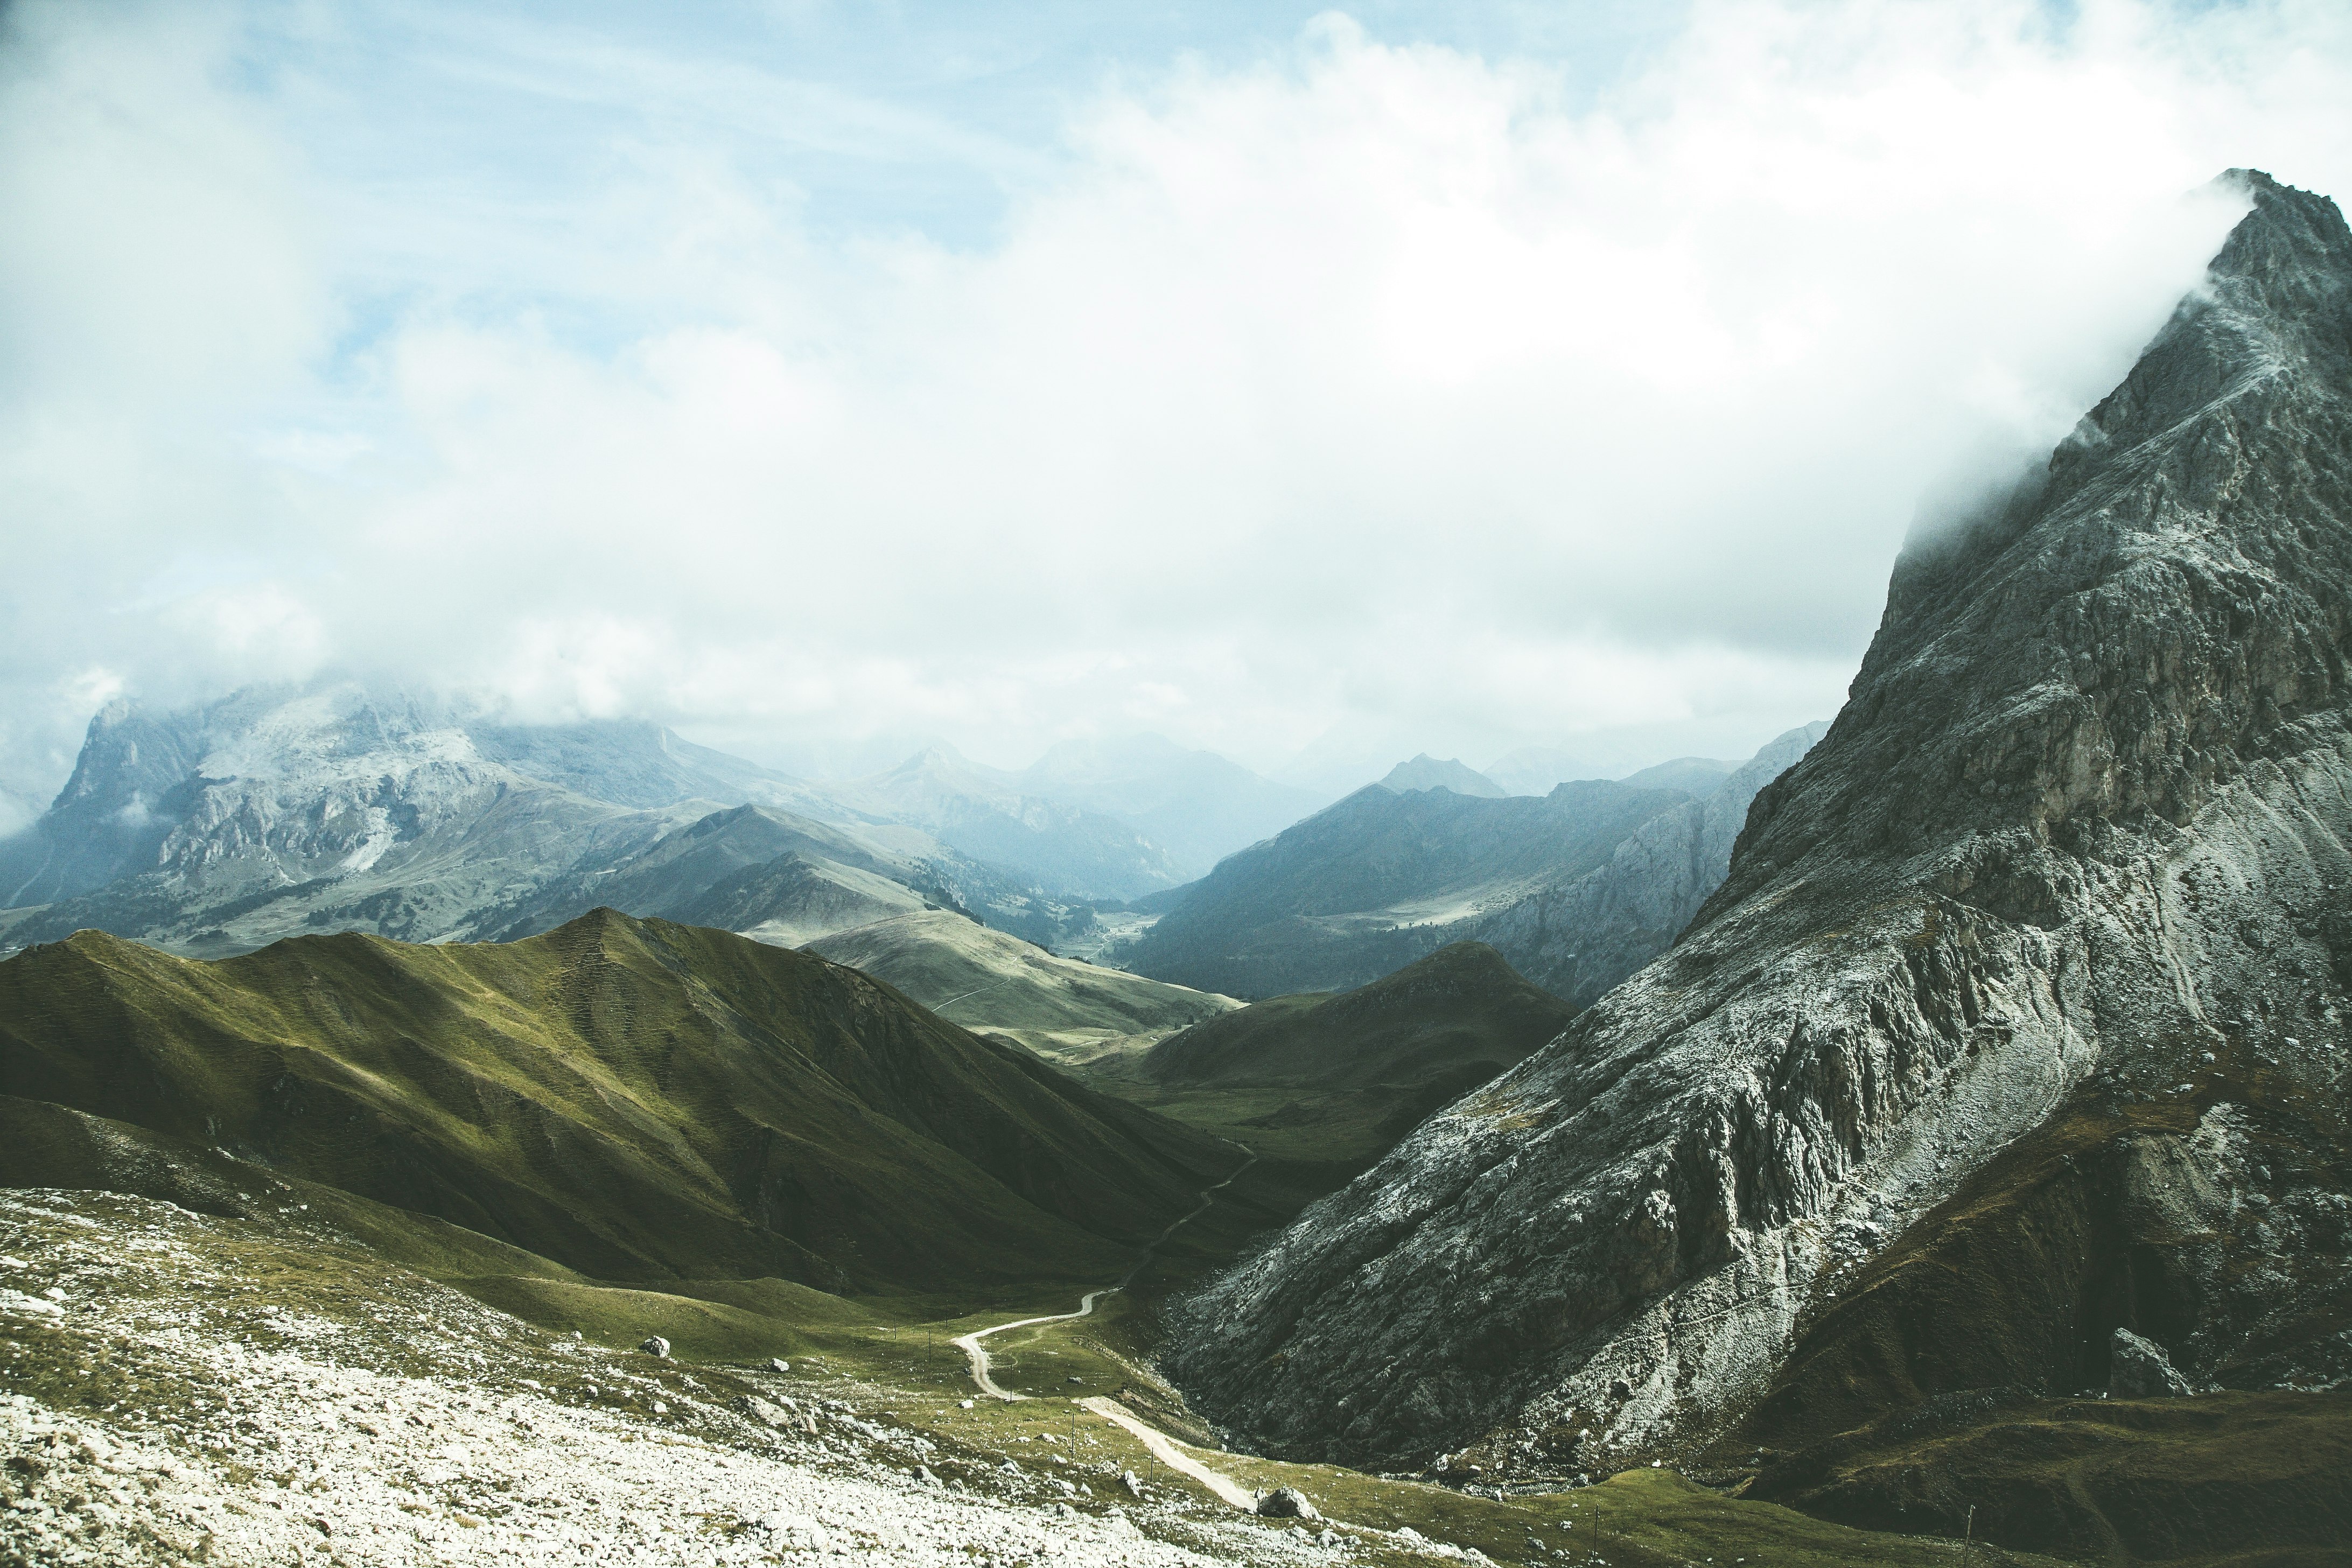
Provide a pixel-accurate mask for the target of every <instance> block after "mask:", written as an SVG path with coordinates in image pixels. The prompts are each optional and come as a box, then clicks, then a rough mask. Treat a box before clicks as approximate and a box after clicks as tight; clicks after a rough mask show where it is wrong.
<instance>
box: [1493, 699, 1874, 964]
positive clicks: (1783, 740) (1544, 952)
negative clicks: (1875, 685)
mask: <svg viewBox="0 0 2352 1568" xmlns="http://www.w3.org/2000/svg"><path fill="white" fill-rule="evenodd" d="M1828 732H1829V726H1828V725H1827V724H1807V725H1804V726H1802V727H1801V728H1800V729H1795V730H1791V731H1788V732H1787V733H1786V734H1783V735H1780V736H1777V737H1775V738H1774V739H1773V740H1772V741H1771V742H1769V743H1768V744H1767V745H1766V746H1764V748H1763V749H1762V750H1760V751H1759V752H1757V753H1756V755H1755V756H1753V757H1751V758H1749V759H1748V762H1746V763H1743V764H1741V765H1740V766H1739V767H1738V769H1736V770H1735V771H1734V772H1733V773H1731V774H1730V776H1729V777H1727V778H1726V779H1724V780H1722V781H1721V782H1720V783H1719V784H1715V785H1714V786H1713V787H1712V788H1711V789H1710V790H1709V791H1708V793H1706V795H1701V796H1699V797H1698V798H1697V799H1695V800H1691V801H1686V802H1685V803H1684V804H1683V805H1678V806H1676V807H1675V808H1674V809H1673V810H1672V811H1668V812H1664V813H1662V814H1660V815H1659V816H1655V817H1654V818H1652V819H1651V820H1650V821H1648V822H1645V823H1643V825H1642V826H1640V827H1638V828H1636V829H1635V830H1634V831H1633V835H1632V836H1631V837H1628V838H1627V839H1626V840H1625V841H1624V842H1623V843H1622V844H1620V845H1619V846H1618V847H1617V849H1616V851H1615V853H1614V854H1612V856H1611V857H1610V858H1609V861H1608V863H1607V864H1606V865H1602V866H1599V867H1596V868H1593V869H1591V870H1590V871H1587V872H1585V873H1583V874H1582V875H1580V876H1577V877H1573V878H1570V879H1565V880H1562V881H1558V882H1554V883H1551V884H1549V885H1548V886H1545V887H1541V888H1538V889H1535V890H1534V891H1532V892H1529V893H1528V894H1527V895H1526V896H1525V897H1523V898H1521V899H1519V900H1517V902H1514V903H1511V904H1509V905H1507V906H1506V907H1504V908H1503V909H1501V910H1497V911H1496V913H1494V914H1492V915H1489V916H1487V917H1486V918H1485V919H1484V920H1481V921H1476V922H1475V925H1474V928H1473V930H1472V932H1471V934H1472V935H1474V936H1475V937H1476V939H1477V940H1479V941H1481V942H1486V943H1487V944H1488V945H1489V946H1492V947H1493V948H1495V949H1496V951H1497V952H1501V953H1503V954H1505V955H1506V956H1507V957H1508V958H1509V959H1510V961H1511V964H1512V967H1514V968H1516V969H1517V970H1518V972H1519V973H1521V974H1524V975H1526V976H1527V977H1528V979H1530V980H1532V981H1534V982H1535V983H1536V984H1538V985H1540V986H1542V987H1543V988H1544V989H1545V990H1547V991H1549V992H1550V993H1551V994H1553V995H1555V996H1559V997H1564V998H1566V999H1567V1000H1568V1001H1570V1002H1572V1003H1575V1004H1577V1005H1580V1006H1582V1005H1589V1004H1591V1002H1593V1001H1596V1000H1597V999H1599V997H1600V996H1601V994H1603V993H1604V992H1606V991H1607V990H1608V989H1609V988H1610V987H1611V986H1612V985H1614V984H1617V983H1618V982H1619V981H1621V980H1622V979H1624V978H1625V977H1626V976H1627V975H1629V974H1631V973H1633V972H1634V971H1635V970H1637V969H1639V968H1641V967H1642V965H1643V964H1645V963H1649V962H1650V960H1652V959H1654V958H1655V957H1657V956H1658V954H1660V953H1662V952H1665V951H1666V949H1667V948H1668V947H1670V946H1672V945H1673V943H1674V940H1675V936H1676V935H1677V934H1679V933H1680V932H1681V931H1682V930H1683V928H1684V927H1685V926H1687V925H1689V924H1690V921H1691V917H1692V916H1693V915H1696V914H1697V913H1698V910H1699V906H1700V905H1702V904H1704V903H1705V902H1706V900H1707V895H1709V894H1710V893H1713V892H1714V891H1715V889H1717V888H1718V887H1721V886H1722V885H1723V879H1724V877H1725V876H1726V874H1727V873H1728V872H1729V870H1730V868H1731V847H1732V845H1733V843H1734V842H1735V841H1737V840H1738V837H1739V829H1740V827H1741V826H1743V825H1744V824H1745V823H1746V822H1747V820H1748V803H1749V802H1751V801H1753V800H1754V799H1755V798H1756V795H1757V794H1758V792H1759V791H1760V790H1762V789H1763V787H1764V786H1765V785H1766V784H1770V783H1771V782H1772V781H1773V780H1774V779H1776V778H1779V777H1780V775H1781V774H1782V773H1786V772H1788V771H1789V770H1790V768H1792V767H1794V766H1796V765H1797V763H1798V762H1799V760H1800V759H1801V758H1802V757H1803V756H1804V754H1805V753H1806V752H1809V751H1811V750H1812V748H1813V743H1814V742H1817V741H1819V740H1820V739H1821V738H1822V736H1823V735H1825V734H1827V733H1828ZM1651 771H1653V772H1657V771H1659V770H1651ZM1642 776H1643V775H1641V774H1638V773H1637V774H1635V775H1634V778H1633V780H1628V781H1626V782H1628V783H1634V782H1637V781H1639V780H1640V779H1641V777H1642Z"/></svg>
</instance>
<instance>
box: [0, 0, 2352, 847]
mask: <svg viewBox="0 0 2352 1568" xmlns="http://www.w3.org/2000/svg"><path fill="white" fill-rule="evenodd" d="M2347 102H2352V15H2347V11H2346V8H2344V7H2342V6H2341V5H2335V4H2299V3H2294V0H2281V3H2278V4H2246V5H2230V4H2222V5H2177V4H2160V3H2153V0H2081V3H2079V4H2069V5H2047V4H2008V3H2005V0H1986V3H1976V4H1967V5H1957V4H1956V5H1906V4H1885V3H1866V0H1853V3H1834V0H1832V3H1825V4H1818V5H1813V4H1792V3H1789V0H1727V3H1713V0H1695V3H1691V4H1685V5H1615V4H1605V3H1604V4H1592V5H1513V4H1501V5H1491V6H1465V5H1459V4H1454V5H1412V4H1402V3H1382V4H1375V5H1361V6H1357V7H1353V8H1340V9H1318V8H1315V7H1311V6H1307V5H1285V4H1251V5H1241V4H1202V5H1181V4H1178V5H1134V6H1108V7H1106V6H1099V5H1087V6H1080V5H1074V4H1072V5H1058V4H1044V5H1027V6H1019V7H1013V6H1005V7H996V6H985V5H977V4H968V3H967V4H926V3H922V0H906V3H901V4H866V3H846V0H845V3H834V0H738V3H719V4H708V5H691V4H677V5H665V6H658V7H647V6H642V5H617V4H596V3H593V0H592V3H585V4H577V5H562V6H556V5H512V4H499V3H496V0H490V3H481V0H475V3H469V4H465V5H436V4H432V3H430V0H404V3H403V4H399V5H391V4H384V5H375V4H366V3H351V4H335V3H331V0H267V3H265V0H256V3H252V4H209V3H206V0H171V3H169V4H155V5H142V4H137V3H132V0H121V3H117V0H72V3H58V4H49V3H43V0H15V3H13V4H5V5H0V213H5V215H6V218H5V223H0V566H5V570H0V831H5V830H7V829H9V828H12V827H14V826H21V825H22V824H23V823H24V822H26V821H27V820H29V819H30V816H32V815H33V814H34V813H36V812H37V811H38V810H39V809H40V807H41V806H42V805H44V804H46V802H47V798H48V797H49V795H52V794H54V792H55V791H56V790H57V788H58V786H59V784H61V783H62V782H63V780H64V778H65V776H66V774H67V773H68V771H69V769H70V767H71V764H72V758H73V754H74V752H75V749H76V747H77V745H78V744H79V738H80V735H81V732H82V730H83V728H84V726H85V725H86V724H87V722H88V721H89V716H90V714H91V712H92V711H93V710H95V708H96V707H97V706H98V705H99V704H100V702H103V701H105V700H109V699H110V698H113V697H116V696H126V695H127V696H130V697H133V698H136V699H138V700H142V701H146V702H150V703H155V704H159V705H176V704H181V703H185V702H191V701H197V700H205V699H207V698H211V697H215V696H218V695H220V694H223V693H225V692H226V691H227V690H229V689H234V688H235V687H236V686H238V685H241V684H245V683H248V682H254V681H288V680H303V679H313V678H317V677H320V675H321V674H322V673H323V672H332V671H356V672H360V673H362V674H365V675H367V676H368V677H369V678H371V679H383V680H387V681H396V682H402V683H407V684H411V685H414V686H417V687H429V688H433V689H449V690H462V691H466V692H470V693H473V694H475V695H476V696H477V697H478V699H479V700H483V701H485V702H488V703H491V704H493V705H495V706H498V707H499V708H501V709H502V710H506V711H508V712H509V713H511V714H512V715H513V716H515V717H517V718H519V719H525V720H531V719H546V720H556V719H568V718H575V717H583V716H606V715H620V714H627V715H642V716H648V717H653V718H657V719H660V720H662V721H666V722H668V723H671V724H673V725H675V726H676V727H677V728H678V729H679V730H681V731H684V732H686V733H687V734H688V735H690V736H693V737H694V738H696V739H698V740H703V741H705V742H709V743H712V744H719V745H723V746H726V747H728V748H729V749H730V750H734V751H737V752H742V753H744V754H746V755H751V756H754V757H757V758H760V759H761V760H762V761H767V762H770V763H776V764H778V765H783V766H788V767H793V768H795V769H796V770H798V771H803V772H808V773H816V774H819V775H821V776H822V775H827V774H833V775H838V774H840V773H848V772H855V771H859V770H861V769H864V768H867V767H874V766H879V765H882V764H883V763H887V761H889V760H891V759H892V757H893V756H894V755H895V754H898V753H901V752H905V751H908V750H911V749H912V748H913V746H914V745H915V744H916V743H917V742H920V741H923V740H928V739H934V738H935V739H938V740H942V741H945V742H948V743H950V744H952V745H954V746H956V747H958V748H960V749H961V750H962V751H964V752H967V753H968V754H970V755H971V756H973V757H975V758H976V759H978V760H981V761H983V762H987V763H994V764H997V765H1003V766H1018V765H1021V764H1023V763H1026V762H1028V761H1029V760H1031V759H1032V758H1033V757H1034V756H1035V755H1036V754H1037V753H1038V752H1041V751H1042V750H1043V749H1044V748H1045V746H1047V745H1049V744H1051V743H1053V742H1055V741H1058V740H1063V739H1070V738H1092V737H1109V736H1117V735H1121V734H1129V733H1139V732H1156V733H1160V734H1165V735H1167V736H1169V737H1171V738H1172V739H1174V740H1177V741H1179V742H1182V743H1184V744H1187V745H1196V746H1202V747H1207V748H1210V749H1213V750H1215V751H1219V752H1223V753H1225V754H1227V755H1230V756H1232V757H1234V758H1236V759H1238V760H1240V761H1242V762H1244V763H1246V764H1248V765H1250V766H1252V767H1255V768H1257V769H1259V770H1260V771H1262V772H1265V773H1269V774H1275V775H1277V776H1284V777H1288V778H1292V779H1296V780H1297V781H1299V782H1304V783H1310V784H1318V785H1323V786H1327V787H1339V786H1343V785H1345V784H1351V783H1353V782H1356V780H1357V778H1358V777H1360V776H1364V777H1368V776H1372V775H1374V774H1376V773H1379V772H1381V771H1383V770H1384V769H1385V768H1386V766H1387V765H1388V764H1389V763H1392V762H1394V761H1396V760H1398V759H1399V758H1402V757H1403V756H1407V755H1410V754H1412V752H1420V751H1429V752H1434V753H1435V754H1438V755H1441V756H1452V755H1458V756H1461V757H1463V758H1464V759H1465V761H1468V762H1470V763H1472V764H1473V765H1484V764H1485V763H1487V762H1489V761H1491V760H1492V759H1494V758H1496V757H1497V756H1500V755H1501V754H1503V753H1505V752H1510V751H1512V750H1514V749H1517V748H1522V747H1547V748H1556V749H1559V750H1562V751H1566V752H1570V753H1572V754H1573V755H1575V756H1577V757H1579V758H1580V759H1585V760H1587V762H1588V763H1589V764H1590V766H1591V768H1592V770H1593V771H1595V772H1608V773H1622V772H1623V771H1626V770H1628V769H1630V768H1632V767H1635V766H1639V765H1642V764H1643V763H1649V762H1654V761H1657V760H1660V759H1661V758H1664V757H1666V756H1671V755H1675V754H1682V753H1691V752H1696V753H1701V754H1712V755H1720V756H1740V755H1745V754H1746V753H1747V752H1749V751H1751V750H1753V749H1754V748H1755V747H1756V746H1757V745H1759V744H1760V743H1761V742H1764V741H1765V740H1767V739H1769V738H1770V737H1771V736H1772V735H1774V734H1776V733H1778V732H1780V731H1783V730H1786V729H1788V728H1790V727H1791V726H1793V725H1796V724H1799V723H1802V722H1805V721H1809V720H1813V719H1821V718H1826V717H1829V716H1830V715H1831V714H1832V713H1833V712H1834V710H1836V708H1837V706H1838V705H1839V703H1840V702H1841V701H1842V700H1843V694H1844V690H1845V687H1846V683H1847V681H1848V680H1849V679H1851V677H1852V675H1853V669H1854V668H1855V666H1856V665H1857V664H1858V662H1859V660H1860V658H1861V655H1862V652H1863V650H1864V647H1865V646H1866V645H1867V643H1868V640H1869V638H1870V636H1871V633H1872V631H1873V629H1874V626H1875V625H1876V622H1877V618H1878V615H1879V612H1880V609H1881V607H1882V605H1883V602H1884V594H1885V581H1886V575H1887V571H1888V568H1889V566H1890V564H1891V563H1892V561H1893V560H1894V557H1895V553H1896V552H1897V551H1898V550H1899V549H1900V548H1901V546H1902V542H1903V540H1904V538H1905V536H1906V531H1908V530H1909V529H1910V528H1911V526H1912V525H1913V521H1914V519H1915V518H1916V517H1917V516H1918V515H1920V513H1921V510H1922V508H1923V507H1925V508H1927V510H1929V511H1930V512H1934V511H1936V510H1939V509H1941V510H1948V509H1949V507H1950V506H1951V505H1953V504H1955V503H1956V498H1965V497H1966V496H1968V495H1969V494H1971V493H1974V492H1976V491H1979V490H1981V489H1984V488H1986V487H1988V486H1990V485H1993V484H1995V483H1998V482H2000V480H2001V479H2004V478H2005V477H2008V476H2012V475H2014V474H2015V473H2017V472H2018V471H2019V470H2020V468H2021V466H2022V465H2023V464H2026V463H2028V462H2032V461H2037V460H2039V458H2040V457H2041V456H2042V455H2043V454H2046V452H2047V450H2048V448H2049V447H2050V446H2051V445H2052V444H2053V442H2054V441H2055V440H2057V439H2058V438H2059V437H2061V436H2063V433H2064V432H2065V431H2066V430H2067V429H2068V428H2069V427H2070V426H2072V425H2073V423H2074V420H2075V419H2076V418H2077V417H2079V416H2080V415H2081V414H2082V412H2083V411H2084V409H2086V408H2087V407H2088V406H2089V405H2091V404H2092V403H2094V402H2095V401H2096V400H2097V398H2098V397H2099V396H2100V395H2102V394H2103V393H2104V392H2105V390H2106V388H2107V387H2108V386H2110V385H2111V384H2113V383H2114V382H2115V381H2116V379H2117V378H2118V377H2119V376H2120V375H2121V374H2122V373H2123V371H2124V370H2125V369H2126V367H2127V366H2128V365H2129V363H2130V362H2131V359H2132V357H2133V355H2134V353H2136V352H2137V348H2138V347H2139V345H2140V344H2141V343H2143V342H2145V341H2146V340H2147V337H2148V335H2149V334H2150V333H2151V332H2152V331H2154V330H2155V329H2156V327H2157V326H2158V325H2159V324H2160V323H2161V321H2163V319H2164V318H2165V316H2166V314H2167V313H2168V311H2169V310H2171V309H2172V308H2173V307H2174V305H2175V303H2176V302H2177V301H2178V300H2179V298H2180V297H2181V296H2182V295H2183V293H2184V292H2185V291H2187V290H2189V289H2193V288H2194V287H2195V286H2196V284H2197V280H2198V278H2199V275H2200V269H2201V268H2202V265H2203V263H2204V260H2205V259H2206V258H2207V257H2209V256H2210V254H2211V252H2212V251H2213V249H2214V248H2215V247H2216V246H2217V245H2218V243H2219V241H2220V239H2221V236H2222V235H2223V234H2224V233H2225V232H2226V231H2227V229H2228V227H2229V226H2230V224H2231V222H2233V221H2234V220H2235V217H2236V216H2237V213H2238V210H2239V209H2238V208H2236V207H2234V206H2233V205H2231V202H2230V201H2229V200H2227V199H2223V198H2221V197H2217V196H2215V195H2213V194H2212V193H2210V191H2209V190H2207V188H2206V187H2207V186H2208V185H2209V183H2210V181H2211V180H2212V178H2213V176H2214V175H2215V174H2218V173H2219V172H2220V171H2221V170H2222V169H2224V168H2227V167H2230V166H2232V165H2247V166H2254V167H2261V168H2264V169H2267V170H2269V171H2271V172H2272V173H2273V174H2276V175H2278V176H2279V177H2280V178H2282V179H2284V180H2286V181H2288V182H2289V183H2291V184H2299V185H2303V186H2305V187H2306V188H2311V189H2316V190H2321V191H2325V192H2328V193H2330V194H2335V195H2342V194H2344V193H2345V192H2347V190H2352V116H2347V115H2345V114H2344V113H2343V112H2342V108H2341V106H2342V105H2343V104H2345V103H2347Z"/></svg>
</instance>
